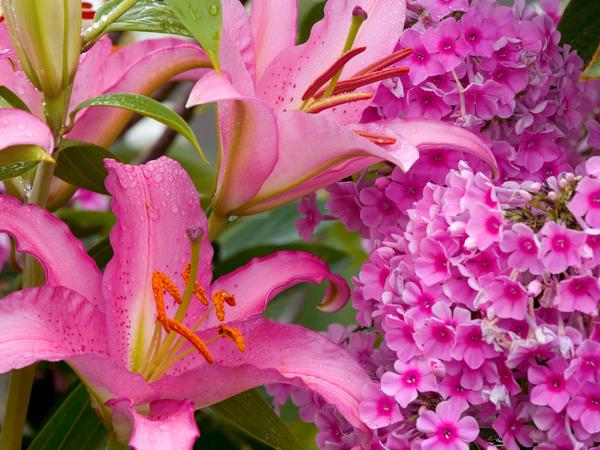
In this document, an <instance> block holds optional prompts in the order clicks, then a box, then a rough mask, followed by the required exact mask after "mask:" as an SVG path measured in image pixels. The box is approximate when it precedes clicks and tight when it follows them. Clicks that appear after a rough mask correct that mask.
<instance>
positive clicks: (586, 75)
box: [581, 45, 600, 81]
mask: <svg viewBox="0 0 600 450" xmlns="http://www.w3.org/2000/svg"><path fill="white" fill-rule="evenodd" d="M581 79H582V80H586V81H587V80H598V79H600V45H598V48H597V49H596V53H594V56H593V57H592V60H591V61H590V63H589V64H588V65H587V67H586V68H585V70H584V71H583V74H581Z"/></svg>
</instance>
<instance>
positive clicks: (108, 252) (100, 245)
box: [88, 238, 114, 269]
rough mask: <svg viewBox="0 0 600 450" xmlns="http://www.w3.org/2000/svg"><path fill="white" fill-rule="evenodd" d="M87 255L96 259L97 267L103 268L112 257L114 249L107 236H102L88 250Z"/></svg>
mask: <svg viewBox="0 0 600 450" xmlns="http://www.w3.org/2000/svg"><path fill="white" fill-rule="evenodd" d="M88 255H90V256H91V257H92V259H93V260H94V261H96V264H97V265H98V268H100V269H103V268H104V266H106V264H108V262H109V261H110V260H111V258H112V257H113V255H114V251H113V249H112V247H111V246H110V241H109V240H108V238H104V239H102V240H101V241H99V242H97V243H96V245H94V246H93V247H92V248H90V249H89V250H88Z"/></svg>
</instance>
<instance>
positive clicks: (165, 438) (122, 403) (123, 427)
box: [106, 398, 200, 450]
mask: <svg viewBox="0 0 600 450" xmlns="http://www.w3.org/2000/svg"><path fill="white" fill-rule="evenodd" d="M106 406H108V407H110V408H112V410H113V414H112V416H111V420H112V422H113V425H114V427H115V431H116V434H117V436H118V437H119V438H120V439H121V440H125V442H127V441H128V443H129V446H130V447H131V448H133V449H134V450H185V449H191V448H193V445H194V442H195V441H196V439H197V438H198V436H200V432H199V431H198V426H197V425H196V421H195V420H194V405H193V403H192V402H190V401H189V400H181V401H176V400H167V399H164V400H156V401H153V402H152V403H150V411H149V412H148V415H147V416H145V415H142V414H140V413H139V412H137V411H136V409H135V408H134V405H133V403H132V401H131V400H130V399H128V398H121V399H116V400H111V401H109V402H107V404H106Z"/></svg>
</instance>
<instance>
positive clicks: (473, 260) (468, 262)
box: [458, 246, 501, 287]
mask: <svg viewBox="0 0 600 450" xmlns="http://www.w3.org/2000/svg"><path fill="white" fill-rule="evenodd" d="M500 261H501V258H500V253H499V252H498V249H497V248H496V246H492V247H489V248H487V249H486V250H484V251H482V252H479V253H475V255H474V256H470V257H467V258H466V259H465V261H463V263H462V264H461V265H459V266H458V268H459V270H460V271H461V273H462V274H463V275H464V276H467V277H471V278H475V279H477V280H479V279H480V278H484V277H489V275H496V274H498V273H499V272H500ZM470 286H471V287H473V286H472V285H471V284H470Z"/></svg>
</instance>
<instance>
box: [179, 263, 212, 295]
mask: <svg viewBox="0 0 600 450" xmlns="http://www.w3.org/2000/svg"><path fill="white" fill-rule="evenodd" d="M191 267H192V263H187V264H186V265H185V269H184V270H183V273H182V274H181V278H183V282H184V283H186V284H187V283H188V281H189V279H190V270H191ZM193 296H194V297H196V298H197V299H198V300H199V301H200V303H202V304H203V305H204V306H208V299H207V298H206V293H205V292H204V289H203V288H202V286H200V283H198V282H197V281H196V282H194V291H193Z"/></svg>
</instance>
